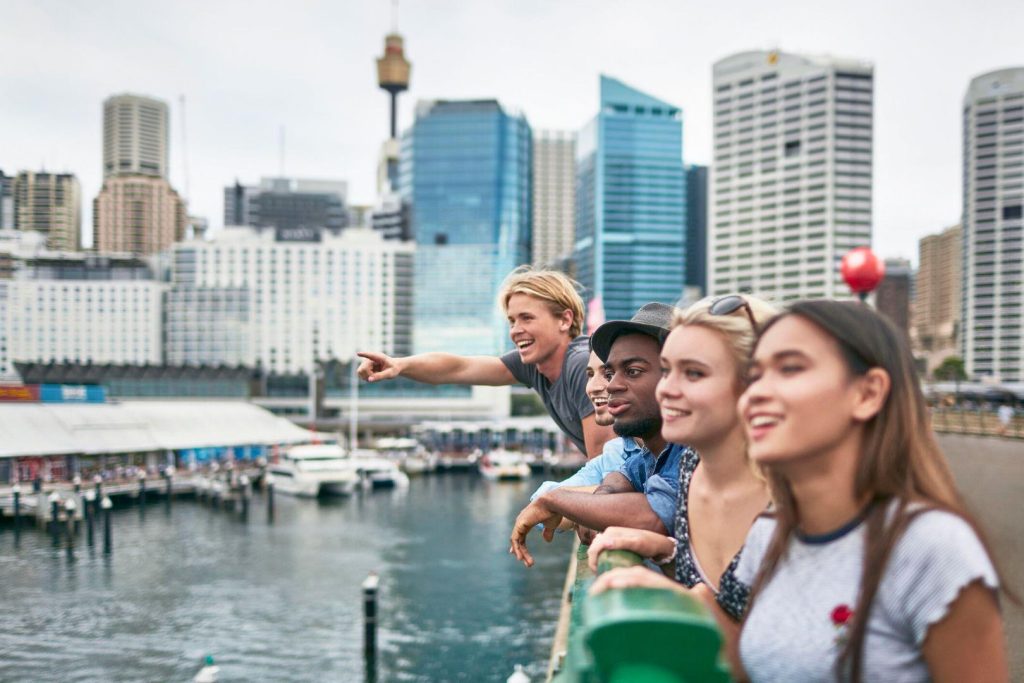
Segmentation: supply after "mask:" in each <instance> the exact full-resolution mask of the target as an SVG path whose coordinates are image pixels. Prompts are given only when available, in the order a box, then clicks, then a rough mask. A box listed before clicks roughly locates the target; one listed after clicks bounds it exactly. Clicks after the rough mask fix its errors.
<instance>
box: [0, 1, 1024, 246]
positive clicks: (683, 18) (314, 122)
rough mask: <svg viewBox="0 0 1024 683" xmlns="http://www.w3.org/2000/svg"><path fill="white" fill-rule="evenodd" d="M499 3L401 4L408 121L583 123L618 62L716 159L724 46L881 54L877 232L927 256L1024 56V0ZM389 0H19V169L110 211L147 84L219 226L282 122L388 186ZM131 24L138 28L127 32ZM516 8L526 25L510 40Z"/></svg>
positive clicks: (356, 196) (346, 169) (308, 154)
mask: <svg viewBox="0 0 1024 683" xmlns="http://www.w3.org/2000/svg"><path fill="white" fill-rule="evenodd" d="M480 5H481V6H477V5H470V6H462V5H460V4H458V3H453V2H443V3H440V4H439V3H430V4H429V5H428V4H426V3H411V2H406V3H403V4H402V6H401V10H400V16H399V19H398V29H399V31H400V32H401V33H402V34H403V35H404V36H405V38H406V51H407V55H408V57H409V59H410V60H412V61H413V63H414V64H415V65H416V78H415V79H414V81H413V86H412V88H411V90H410V92H409V93H408V94H407V95H406V96H405V97H403V98H402V101H401V103H400V105H399V124H400V125H399V127H400V129H403V130H404V129H405V128H407V127H408V125H409V124H410V123H411V121H412V110H413V107H414V104H415V102H416V101H417V100H420V99H431V98H447V99H456V98H470V97H494V98H497V99H499V100H501V101H502V102H505V103H507V104H509V105H510V106H514V107H516V108H518V109H520V110H522V111H523V112H524V113H525V114H526V116H527V117H528V119H529V120H530V123H531V126H533V127H534V128H561V129H570V130H578V129H579V128H580V127H582V125H583V124H584V123H585V122H586V120H587V119H588V118H589V116H590V115H592V112H593V109H594V107H595V104H596V98H595V94H594V92H593V87H592V83H593V81H594V78H595V77H596V75H597V74H598V73H600V72H605V73H608V74H609V75H611V76H613V77H616V78H621V79H622V80H624V81H626V82H629V83H631V84H634V85H635V86H636V87H638V88H640V89H642V90H645V91H647V92H651V93H652V94H653V95H655V96H657V97H659V98H662V99H665V100H668V101H672V102H675V103H677V104H678V105H679V106H680V107H681V108H682V109H683V111H684V112H685V115H686V121H685V122H686V125H685V130H686V134H685V135H686V138H685V140H684V148H685V149H686V150H687V162H688V163H699V164H704V163H709V162H710V160H711V153H710V152H711V140H712V126H711V124H712V119H711V113H712V110H711V100H712V93H711V66H712V64H713V63H714V61H716V60H717V59H721V58H722V57H724V56H727V55H729V54H732V53H735V52H738V51H743V50H748V49H756V48H768V49H770V48H778V49H782V50H785V51H790V52H796V53H806V54H825V53H829V54H834V55H837V56H841V57H848V58H854V59H860V60H866V61H870V62H871V63H873V64H874V66H875V70H876V75H877V81H878V84H877V90H876V109H875V112H876V118H877V121H878V127H877V131H876V143H875V160H876V169H877V172H876V177H875V201H874V214H875V221H874V246H875V248H876V249H877V250H878V251H879V253H880V254H881V255H882V256H907V257H910V258H916V244H917V240H918V239H919V238H920V237H922V236H923V235H926V234H930V233H934V232H936V231H938V230H940V229H942V228H943V227H944V226H946V225H948V224H951V223H954V222H956V221H957V220H958V219H959V216H960V210H961V206H960V204H961V193H960V150H959V137H960V135H959V134H960V106H961V105H960V103H961V100H962V97H963V94H964V92H965V89H966V87H967V84H968V83H969V81H970V79H971V78H973V77H975V76H977V75H979V74H981V73H984V72H987V71H991V70H995V69H998V68H1002V67H1006V66H1012V65H1014V64H1015V63H1017V62H1019V61H1020V57H1019V53H1018V52H1015V45H1016V42H1015V37H1014V31H1013V28H1012V27H1014V26H1019V25H1021V23H1022V22H1024V6H1020V5H1019V3H1010V2H1005V3H990V4H988V5H987V6H985V7H970V8H965V7H960V6H959V5H957V4H956V3H945V4H944V5H943V7H941V8H938V7H935V6H934V5H930V6H929V8H928V9H929V11H928V15H927V16H929V17H940V16H941V17H943V19H942V20H941V21H938V20H935V21H932V22H931V23H930V24H928V23H923V22H922V21H921V17H922V16H923V15H922V14H921V12H920V11H918V10H916V9H915V8H913V7H902V6H900V7H896V6H892V4H882V3H874V4H871V5H870V6H867V7H862V6H858V7H855V8H842V9H838V10H830V11H828V12H826V11H823V10H822V9H821V8H820V7H818V6H816V5H813V4H811V3H796V4H792V5H790V6H789V8H788V9H787V11H779V10H778V9H777V8H766V7H762V6H760V5H756V4H754V3H750V4H749V5H743V6H742V7H738V8H736V11H737V12H738V13H739V14H737V16H744V22H743V23H742V24H734V23H733V19H732V16H733V15H731V14H730V13H729V12H728V11H727V10H723V9H716V8H709V7H702V6H698V5H675V4H673V5H670V4H669V3H660V2H651V3H643V4H641V5H640V6H638V8H637V9H638V11H633V12H630V14H629V15H628V16H624V15H623V14H622V13H621V9H620V8H619V7H618V6H617V5H615V4H613V3H600V4H597V5H590V4H585V3H580V2H566V3H557V4H554V3H550V4H549V3H545V4H530V5H524V4H518V5H516V6H512V5H510V4H505V5H490V4H486V5H485V4H480ZM239 7H241V6H239ZM390 13H391V8H390V3H383V2H382V3H379V6H377V7H372V8H368V7H361V8H359V10H358V11H355V10H353V8H345V7H326V6H320V5H312V4H311V5H303V6H300V7H299V8H297V9H293V10H291V11H290V12H288V13H278V14H274V13H271V12H270V11H268V10H264V9H260V8H249V9H247V10H246V12H241V13H240V12H235V11H233V10H232V5H218V6H217V7H198V6H197V8H195V11H193V12H181V11H180V8H174V7H170V6H166V7H165V6H160V5H157V4H155V3H142V4H128V3H105V4H104V5H103V6H101V7H97V8H95V9H90V10H89V11H85V10H84V9H81V8H79V7H78V6H75V5H65V4H62V3H56V2H42V3H37V4H35V5H32V6H28V5H16V6H13V7H11V8H9V9H8V11H7V12H6V14H5V19H6V21H5V22H4V27H3V28H0V34H2V35H0V37H2V38H3V39H4V41H5V44H6V45H8V46H9V47H10V48H11V49H12V51H13V53H14V54H28V53H29V52H30V51H32V52H34V53H43V54H42V56H41V57H40V58H39V59H36V60H33V65H32V66H33V68H32V70H31V71H29V70H19V68H18V66H17V60H10V61H7V62H5V63H4V65H3V66H2V67H0V87H3V89H4V91H5V92H6V93H9V97H8V101H7V107H6V108H5V117H4V119H5V123H6V124H7V125H5V126H3V127H2V129H0V150H3V152H2V154H3V156H2V158H0V168H3V169H4V171H5V172H7V173H8V174H12V173H15V172H17V171H18V170H21V169H26V170H36V171H38V170H41V169H42V168H43V167H44V166H45V168H46V169H47V170H50V171H53V172H71V173H74V174H76V175H77V176H78V177H79V178H80V179H81V182H82V196H83V200H84V201H85V202H86V205H85V206H84V207H83V223H84V224H86V225H87V226H88V225H91V221H90V220H89V218H88V216H89V211H90V207H89V206H88V202H89V201H90V200H91V198H92V197H95V196H96V194H97V193H98V191H99V186H100V180H101V179H100V177H99V175H100V174H99V172H98V170H97V169H98V168H99V166H100V160H101V141H100V138H99V134H98V131H99V130H100V126H99V121H100V119H101V115H102V101H103V99H104V98H106V97H108V96H110V95H111V94H114V93H120V92H138V93H140V94H146V95H151V96H155V97H158V98H161V99H164V100H166V101H168V102H169V103H170V105H171V150H172V152H171V164H170V180H171V182H172V184H173V185H174V187H175V188H176V189H178V190H179V191H181V192H184V191H185V189H186V188H185V183H184V169H183V165H182V156H183V154H187V155H188V158H189V162H190V163H189V167H190V181H189V183H188V185H189V189H190V190H191V197H190V199H191V204H190V212H191V213H193V214H198V215H201V216H204V217H206V218H208V219H209V220H210V223H211V227H212V228H213V229H214V230H216V229H219V228H220V227H221V225H220V218H221V216H220V214H221V212H220V208H219V207H220V203H221V196H222V195H221V192H222V188H223V187H224V185H226V184H229V183H230V182H232V181H233V180H234V178H235V177H236V176H242V177H257V176H264V175H268V176H269V175H276V174H278V173H279V172H280V171H281V169H280V164H279V156H280V150H279V138H280V128H281V126H282V125H283V126H284V127H285V129H286V134H285V138H286V149H287V153H286V155H285V164H284V169H283V170H284V173H285V174H286V175H290V176H307V177H325V178H336V179H339V180H345V181H347V182H349V183H350V187H351V188H352V194H351V197H352V202H353V203H355V204H368V203H371V202H372V200H373V195H374V191H373V188H374V180H375V178H374V172H375V167H376V159H377V155H378V152H379V146H380V143H381V142H382V141H383V140H384V138H386V136H387V133H388V130H387V120H388V114H387V109H388V101H387V97H386V95H384V94H383V93H381V92H380V91H379V90H378V89H377V87H376V83H375V80H374V62H373V60H374V58H375V57H376V56H377V53H378V52H379V50H380V46H379V42H380V37H381V35H383V34H384V33H386V32H387V30H388V29H389V27H390V25H391V21H390ZM438 15H441V16H444V18H445V21H444V22H443V26H444V29H443V30H439V29H438V28H436V27H437V26H438V22H437V21H436V17H437V16H438ZM115 16H116V17H117V19H118V21H116V22H115V21H113V18H114V17H115ZM996 16H998V17H999V18H1000V20H999V21H997V22H993V21H991V19H992V18H993V17H996ZM1015 17H1017V18H1019V20H1015V19H1014V18H1015ZM125 23H127V24H128V25H131V26H134V27H136V29H137V31H136V32H135V33H132V34H125V33H124V32H123V31H122V30H120V28H119V27H121V26H124V25H125ZM497 26H501V27H502V34H503V35H508V36H511V37H513V38H516V37H519V38H522V40H518V39H512V40H505V41H495V40H494V39H493V38H494V33H495V31H496V29H494V27H497ZM569 26H571V27H572V32H571V34H570V33H568V32H567V31H566V30H565V28H566V27H569ZM114 32H116V34H117V38H116V40H115V39H113V36H114ZM456 35H457V36H458V40H452V36H456ZM185 36H188V38H187V39H186V38H185ZM339 36H340V37H341V40H339V39H338V37H339ZM268 45H269V46H274V49H268ZM524 45H529V49H523V46H524ZM610 45H612V46H615V49H609V48H608V46H610ZM111 46H119V47H111ZM73 55H74V59H73V60H71V57H72V56H73ZM469 55H472V58H471V59H470V58H468V56H469ZM922 56H926V57H927V58H926V59H925V60H924V62H923V65H922ZM69 60H71V61H69ZM72 61H73V63H74V64H75V68H74V69H73V70H70V69H68V64H69V63H72ZM182 93H184V94H185V95H186V96H187V98H188V104H187V112H186V113H187V127H188V140H187V150H183V149H182V136H181V110H180V103H179V100H178V96H179V94H182ZM354 102H357V103H358V106H354V105H353V103H354ZM89 232H90V231H89V229H88V228H86V235H85V241H86V243H89V242H90V237H91V236H90V234H89Z"/></svg>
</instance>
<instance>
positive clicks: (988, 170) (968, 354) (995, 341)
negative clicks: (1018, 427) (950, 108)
mask: <svg viewBox="0 0 1024 683" xmlns="http://www.w3.org/2000/svg"><path fill="white" fill-rule="evenodd" d="M963 150H964V153H963V169H964V170H963V183H964V187H963V189H964V205H963V275H964V284H963V309H962V310H963V334H962V336H961V338H962V340H963V341H962V343H963V353H964V363H965V366H966V370H967V373H968V375H971V376H972V377H978V378H985V377H987V378H991V379H995V380H997V381H1001V382H1024V327H1022V323H1024V276H1022V269H1024V215H1022V213H1024V67H1022V68H1015V69H1002V70H1000V71H993V72H991V73H987V74H982V75H981V76H978V77H977V78H975V79H973V80H972V81H971V83H970V86H969V87H968V88H967V94H966V95H965V97H964V103H963Z"/></svg>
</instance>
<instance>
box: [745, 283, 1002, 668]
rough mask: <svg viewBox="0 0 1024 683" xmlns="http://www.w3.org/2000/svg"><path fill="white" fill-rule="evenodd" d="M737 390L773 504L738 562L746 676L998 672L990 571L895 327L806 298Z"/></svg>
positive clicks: (763, 345)
mask: <svg viewBox="0 0 1024 683" xmlns="http://www.w3.org/2000/svg"><path fill="white" fill-rule="evenodd" d="M748 382H749V385H748V388H747V390H746V391H745V392H744V394H743V396H742V397H741V398H740V402H739V408H740V412H741V414H742V416H743V419H744V422H745V425H746V430H747V435H748V439H749V443H750V456H751V458H752V459H753V460H754V461H755V462H757V463H758V464H759V465H761V466H762V467H763V468H764V470H765V472H766V473H767V476H768V480H769V484H770V486H771V490H772V498H773V500H774V502H775V508H774V512H773V514H772V515H771V516H770V517H763V518H761V519H759V520H758V522H756V523H755V524H754V526H753V528H752V529H751V533H750V535H749V536H748V537H747V541H746V545H745V548H744V554H743V556H742V558H741V560H740V563H739V566H738V567H737V570H736V575H737V577H738V578H739V580H740V581H741V582H744V583H747V584H749V585H752V586H753V589H752V594H751V598H750V603H749V607H748V610H747V614H746V619H745V621H744V623H743V627H742V631H741V634H740V640H739V654H740V657H741V659H742V664H743V668H744V670H745V671H746V673H747V675H749V676H750V678H751V679H752V680H753V681H783V680H785V681H798V680H799V681H823V680H842V681H847V680H852V681H882V680H884V681H928V680H935V681H1006V680H1007V679H1008V673H1007V663H1006V652H1005V646H1004V642H1003V629H1002V619H1001V616H1000V612H999V606H998V591H999V575H998V572H997V571H996V569H995V567H994V564H993V562H992V560H991V557H990V553H989V551H988V549H987V547H986V545H985V542H984V540H983V536H982V534H981V532H980V530H979V529H978V525H977V524H976V523H975V522H974V520H973V519H972V518H971V516H970V515H969V514H968V512H967V511H966V509H965V506H964V504H963V501H962V500H961V498H960V495H959V494H958V492H957V490H956V486H955V485H954V482H953V478H952V476H951V474H950V471H949V469H948V467H947V465H946V462H945V459H944V457H943V455H942V452H941V451H940V449H939V447H938V444H937V443H936V441H935V438H934V436H933V434H932V431H931V427H930V425H929V423H928V413H927V408H926V405H925V401H924V398H923V396H922V393H921V389H920V386H919V385H918V381H917V377H916V374H915V372H914V368H913V359H912V357H911V354H910V351H909V348H908V347H907V344H906V343H905V341H904V339H903V336H902V335H901V334H900V333H899V332H898V331H897V330H896V329H895V328H894V327H893V326H892V325H891V324H890V323H888V322H887V321H886V320H884V319H883V318H882V317H881V316H879V315H878V314H877V313H875V312H873V311H871V310H870V309H869V308H868V307H866V306H864V305H862V304H858V303H853V302H834V301H807V302H800V303H797V304H794V305H792V306H791V307H790V308H789V309H788V311H787V312H786V313H784V314H782V315H781V316H779V317H777V318H775V319H774V320H773V321H772V322H771V323H769V325H768V326H767V327H766V329H765V330H763V331H762V334H761V336H760V338H759V340H758V343H757V346H756V348H755V350H754V354H753V359H752V363H751V370H750V376H749V378H748Z"/></svg>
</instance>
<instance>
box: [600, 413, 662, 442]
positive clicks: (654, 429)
mask: <svg viewBox="0 0 1024 683" xmlns="http://www.w3.org/2000/svg"><path fill="white" fill-rule="evenodd" d="M612 429H613V430H614V431H615V433H616V434H618V435H619V436H634V437H639V438H641V439H645V438H648V437H650V436H651V435H653V434H657V433H658V432H660V431H661V418H660V417H640V418H636V419H634V420H616V421H615V423H614V424H613V425H612Z"/></svg>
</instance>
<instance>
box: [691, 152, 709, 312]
mask: <svg viewBox="0 0 1024 683" xmlns="http://www.w3.org/2000/svg"><path fill="white" fill-rule="evenodd" d="M707 261H708V167H707V166H698V165H696V164H692V165H690V166H687V167H686V286H687V287H693V288H694V289H695V290H697V295H698V296H703V295H704V293H705V292H707V291H708V268H707Z"/></svg>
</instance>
